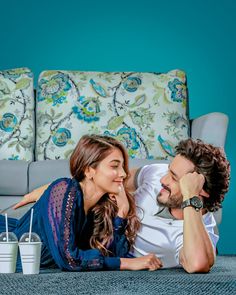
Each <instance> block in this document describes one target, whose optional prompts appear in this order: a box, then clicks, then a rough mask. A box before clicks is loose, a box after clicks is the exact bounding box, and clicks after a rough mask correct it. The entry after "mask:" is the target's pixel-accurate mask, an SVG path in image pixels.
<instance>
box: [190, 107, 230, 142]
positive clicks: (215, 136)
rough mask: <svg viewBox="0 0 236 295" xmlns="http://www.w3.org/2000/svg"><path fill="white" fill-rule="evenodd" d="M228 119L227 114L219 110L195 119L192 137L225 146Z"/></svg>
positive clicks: (192, 123)
mask: <svg viewBox="0 0 236 295" xmlns="http://www.w3.org/2000/svg"><path fill="white" fill-rule="evenodd" d="M228 121H229V119H228V116H227V115H226V114H223V113H217V112H214V113H209V114H207V115H203V116H200V117H198V118H196V119H193V120H192V122H191V137H192V138H193V139H201V140H203V141H204V142H207V143H210V144H213V145H214V146H218V147H222V148H224V145H225V139H226V134H227V128H228Z"/></svg>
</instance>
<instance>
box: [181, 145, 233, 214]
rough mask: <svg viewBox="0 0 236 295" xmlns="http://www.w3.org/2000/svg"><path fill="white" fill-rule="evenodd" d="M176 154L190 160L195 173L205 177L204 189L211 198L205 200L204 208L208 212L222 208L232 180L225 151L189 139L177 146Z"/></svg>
mask: <svg viewBox="0 0 236 295" xmlns="http://www.w3.org/2000/svg"><path fill="white" fill-rule="evenodd" d="M176 154H177V155H181V156H183V157H185V158H186V159H188V160H190V161H191V162H192V163H193V164H194V165H195V171H196V172H198V173H201V174H203V175H204V177H205V183H204V186H203V189H204V190H205V191H206V192H207V193H208V194H209V198H204V207H205V208H206V209H207V210H208V211H217V210H218V209H219V208H221V207H222V205H221V203H222V201H223V200H224V195H225V194H226V193H227V192H228V189H229V180H230V163H229V161H228V160H227V159H226V156H225V153H224V151H223V149H222V148H218V147H214V146H213V145H211V144H206V143H204V142H202V141H201V140H199V139H198V140H195V141H194V140H193V139H187V140H182V141H180V143H179V144H178V145H177V146H176Z"/></svg>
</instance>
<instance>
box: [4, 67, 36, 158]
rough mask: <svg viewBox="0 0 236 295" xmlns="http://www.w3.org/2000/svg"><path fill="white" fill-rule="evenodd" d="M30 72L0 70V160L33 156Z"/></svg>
mask: <svg viewBox="0 0 236 295" xmlns="http://www.w3.org/2000/svg"><path fill="white" fill-rule="evenodd" d="M33 151H34V93H33V74H32V72H31V71H30V70H29V69H27V68H19V69H12V70H5V71H0V160H4V159H5V160H7V159H8V160H25V161H32V160H33V159H34V155H33Z"/></svg>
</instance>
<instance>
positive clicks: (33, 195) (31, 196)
mask: <svg viewBox="0 0 236 295" xmlns="http://www.w3.org/2000/svg"><path fill="white" fill-rule="evenodd" d="M49 185H50V183H48V184H45V185H43V186H40V187H38V188H36V189H34V190H33V191H32V192H30V193H28V194H26V195H24V197H23V199H22V200H21V201H20V202H18V203H17V204H16V205H15V206H14V207H13V209H17V208H20V207H22V206H24V205H27V204H29V203H34V202H37V201H38V199H39V198H40V197H41V196H42V194H43V193H44V191H45V190H46V189H47V188H48V186H49Z"/></svg>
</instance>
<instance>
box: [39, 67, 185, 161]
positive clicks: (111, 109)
mask: <svg viewBox="0 0 236 295" xmlns="http://www.w3.org/2000/svg"><path fill="white" fill-rule="evenodd" d="M86 133H90V134H91V133H96V134H106V135H110V136H113V137H116V138H117V139H119V140H120V141H122V142H123V143H124V145H125V146H126V148H127V150H128V153H129V156H130V157H131V158H139V159H158V160H166V159H169V158H170V157H173V156H174V147H175V145H176V144H177V143H178V141H179V140H181V139H185V138H187V137H188V135H189V120H188V117H187V86H186V77H185V73H184V72H183V71H180V70H173V71H170V72H168V73H165V74H163V73H140V72H109V73H107V72H79V71H44V72H42V73H41V75H40V77H39V82H38V91H37V144H36V145H37V149H36V158H37V159H38V160H44V159H65V158H68V157H69V156H70V154H71V152H72V150H73V149H74V147H75V145H76V143H77V142H78V140H79V138H80V137H81V136H82V135H84V134H86Z"/></svg>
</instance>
